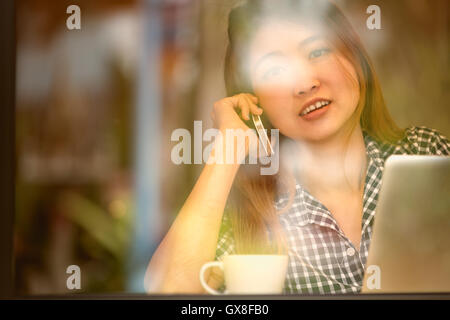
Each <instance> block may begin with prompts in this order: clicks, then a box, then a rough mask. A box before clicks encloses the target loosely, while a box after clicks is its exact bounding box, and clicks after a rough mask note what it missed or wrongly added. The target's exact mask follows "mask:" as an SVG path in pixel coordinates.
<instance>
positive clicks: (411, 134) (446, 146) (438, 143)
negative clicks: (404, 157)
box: [377, 126, 450, 158]
mask: <svg viewBox="0 0 450 320" xmlns="http://www.w3.org/2000/svg"><path fill="white" fill-rule="evenodd" d="M377 144H378V146H379V147H380V151H381V152H382V156H383V158H387V157H389V156H390V155H392V154H411V155H450V141H449V140H448V138H447V137H446V136H444V135H443V134H442V133H441V132H440V131H438V130H436V129H432V128H429V127H425V126H410V127H407V128H406V129H404V132H403V136H402V138H400V139H399V140H398V141H396V142H395V143H392V142H380V141H377Z"/></svg>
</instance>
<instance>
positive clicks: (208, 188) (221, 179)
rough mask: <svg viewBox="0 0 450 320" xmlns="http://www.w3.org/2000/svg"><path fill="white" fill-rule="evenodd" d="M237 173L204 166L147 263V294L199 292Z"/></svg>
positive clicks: (231, 168)
mask: <svg viewBox="0 0 450 320" xmlns="http://www.w3.org/2000/svg"><path fill="white" fill-rule="evenodd" d="M213 154H214V150H213ZM238 169H239V165H238V164H207V165H205V167H204V169H203V170H202V172H201V174H200V177H199V179H198V180H197V183H196V184H195V186H194V188H193V190H192V192H191V193H190V195H189V197H188V199H187V200H186V202H185V203H184V205H183V207H182V209H181V210H180V212H179V214H178V216H177V218H176V219H175V221H174V223H173V224H172V226H171V228H170V230H169V232H168V233H167V234H166V236H165V237H164V239H163V241H162V242H161V244H160V245H159V247H158V249H157V250H156V252H155V254H154V255H153V257H152V259H151V261H150V264H149V267H148V270H147V275H146V287H147V291H149V292H184V293H201V292H203V289H202V287H201V285H200V281H199V271H200V268H201V266H202V265H203V264H204V263H205V262H207V261H211V260H214V257H215V250H216V245H217V240H218V234H219V230H220V225H221V222H222V215H223V211H224V208H225V204H226V201H227V198H228V195H229V192H230V189H231V186H232V184H233V180H234V177H235V175H236V173H237V171H238Z"/></svg>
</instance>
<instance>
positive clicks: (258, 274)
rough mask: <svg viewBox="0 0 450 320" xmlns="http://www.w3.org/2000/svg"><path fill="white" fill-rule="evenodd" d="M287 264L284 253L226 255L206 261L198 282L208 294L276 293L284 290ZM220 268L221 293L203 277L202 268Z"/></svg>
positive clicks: (201, 271) (203, 271)
mask: <svg viewBox="0 0 450 320" xmlns="http://www.w3.org/2000/svg"><path fill="white" fill-rule="evenodd" d="M287 266H288V256H287V255H234V254H233V255H227V256H225V257H224V258H223V260H222V261H213V262H207V263H205V264H204V265H203V266H202V267H201V269H200V282H201V284H202V286H203V288H205V290H206V291H207V292H209V293H211V294H279V293H282V291H283V286H284V280H285V278H286V272H287ZM210 267H219V268H220V269H222V271H223V272H224V276H225V284H226V288H227V289H226V290H225V292H224V293H222V292H219V291H217V290H214V289H212V288H211V287H210V286H208V284H207V283H206V281H205V279H204V274H205V271H206V270H207V269H208V268H210Z"/></svg>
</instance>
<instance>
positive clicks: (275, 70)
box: [263, 67, 284, 79]
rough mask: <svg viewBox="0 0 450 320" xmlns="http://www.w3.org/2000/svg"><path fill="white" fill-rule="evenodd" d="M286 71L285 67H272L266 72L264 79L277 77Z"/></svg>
mask: <svg viewBox="0 0 450 320" xmlns="http://www.w3.org/2000/svg"><path fill="white" fill-rule="evenodd" d="M283 72H284V68H283V67H273V68H270V69H269V70H268V71H267V72H265V73H264V75H263V79H269V78H271V77H276V76H279V75H281V74H282V73H283Z"/></svg>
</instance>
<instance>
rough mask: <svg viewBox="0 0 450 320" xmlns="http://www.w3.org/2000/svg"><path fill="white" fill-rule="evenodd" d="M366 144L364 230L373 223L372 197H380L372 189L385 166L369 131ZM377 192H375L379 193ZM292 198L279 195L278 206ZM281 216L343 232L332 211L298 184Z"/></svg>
mask: <svg viewBox="0 0 450 320" xmlns="http://www.w3.org/2000/svg"><path fill="white" fill-rule="evenodd" d="M363 137H364V144H365V147H366V155H367V157H368V158H367V160H368V165H367V172H366V177H365V187H364V205H363V211H364V212H363V229H365V228H366V227H367V226H368V225H369V224H370V222H371V220H372V218H373V216H374V209H373V210H372V209H371V210H369V209H368V208H369V207H372V206H369V199H372V200H371V201H375V204H376V199H377V197H375V198H374V197H372V195H371V192H372V191H373V189H374V188H372V187H371V185H375V186H374V187H375V189H376V190H378V189H379V184H380V182H381V174H382V172H383V168H384V162H385V158H384V157H383V153H382V150H381V148H380V145H379V143H378V142H377V141H376V140H375V139H374V138H373V137H371V136H370V135H369V134H368V133H367V132H365V131H363ZM377 195H378V193H376V196H377ZM288 201H289V194H288V193H283V194H280V195H279V197H278V199H277V201H276V202H275V207H276V208H277V209H278V210H281V209H283V208H284V207H285V206H286V205H287V204H288ZM280 217H281V218H286V219H288V220H289V221H290V222H291V223H292V224H294V225H300V226H304V225H306V224H311V223H315V224H318V225H320V226H323V227H328V228H331V229H334V230H336V231H338V232H340V229H339V227H338V225H337V222H336V220H335V219H334V218H333V217H332V215H331V214H330V212H329V210H327V208H326V207H325V206H323V205H322V204H321V203H320V202H319V201H317V200H316V199H315V198H314V197H313V196H312V195H311V194H310V193H309V192H308V191H307V190H306V189H305V188H303V187H302V186H301V185H300V184H299V183H296V186H295V195H294V200H293V204H292V206H291V207H290V208H289V209H288V210H287V211H286V212H284V213H282V214H281V215H280Z"/></svg>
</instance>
